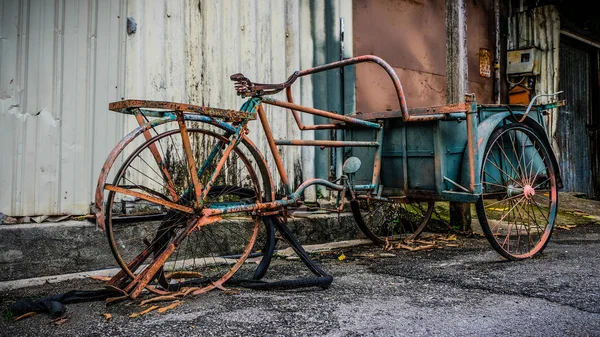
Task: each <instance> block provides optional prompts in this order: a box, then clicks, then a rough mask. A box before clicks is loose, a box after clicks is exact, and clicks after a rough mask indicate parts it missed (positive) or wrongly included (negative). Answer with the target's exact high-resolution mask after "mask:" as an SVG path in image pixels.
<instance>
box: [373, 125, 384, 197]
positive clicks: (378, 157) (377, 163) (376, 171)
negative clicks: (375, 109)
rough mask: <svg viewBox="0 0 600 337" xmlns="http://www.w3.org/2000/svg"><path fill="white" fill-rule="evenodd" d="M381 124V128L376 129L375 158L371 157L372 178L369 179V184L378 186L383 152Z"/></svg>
mask: <svg viewBox="0 0 600 337" xmlns="http://www.w3.org/2000/svg"><path fill="white" fill-rule="evenodd" d="M382 142H383V125H381V128H380V129H379V130H377V144H379V145H378V146H377V151H376V152H375V158H374V159H373V179H372V180H371V185H374V186H376V187H378V186H379V184H380V182H381V179H380V177H381V175H380V174H381V161H382V154H383V143H382Z"/></svg>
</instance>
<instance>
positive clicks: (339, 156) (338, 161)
mask: <svg viewBox="0 0 600 337" xmlns="http://www.w3.org/2000/svg"><path fill="white" fill-rule="evenodd" d="M343 60H344V18H342V17H340V61H343ZM344 86H345V81H344V67H341V68H340V96H341V99H340V114H341V115H345V114H346V109H345V107H346V104H345V102H344V96H345V92H344ZM335 132H336V138H337V140H338V141H343V140H344V130H343V129H338V130H335ZM343 153H344V148H343V147H338V148H335V177H336V179H339V178H340V177H341V176H342V165H343V163H342V162H343V161H344V156H343Z"/></svg>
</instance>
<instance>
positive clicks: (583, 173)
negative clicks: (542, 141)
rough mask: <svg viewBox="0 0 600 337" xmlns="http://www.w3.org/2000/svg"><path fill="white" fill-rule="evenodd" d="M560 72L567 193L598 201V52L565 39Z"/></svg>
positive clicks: (562, 165)
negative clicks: (582, 195)
mask: <svg viewBox="0 0 600 337" xmlns="http://www.w3.org/2000/svg"><path fill="white" fill-rule="evenodd" d="M559 69H560V70H559V73H560V77H559V85H558V86H559V90H561V91H563V92H564V93H563V97H564V98H565V99H566V101H567V104H566V106H564V107H563V108H562V109H561V111H560V114H559V117H558V124H557V131H556V140H557V143H558V148H559V152H560V157H559V161H560V168H561V174H562V178H563V183H564V189H563V191H567V192H582V193H585V194H586V195H587V197H588V198H594V199H598V198H599V197H600V195H599V194H598V193H599V191H600V187H599V179H600V175H599V165H598V162H599V158H598V124H597V123H598V118H594V116H595V115H596V116H597V111H596V113H594V110H597V109H598V107H597V104H596V102H597V100H598V49H597V48H596V47H594V46H592V45H589V44H585V43H582V42H580V41H577V40H574V39H571V38H569V37H566V36H564V35H563V36H561V41H560V68H559ZM594 122H595V123H596V124H594ZM594 125H596V126H595V127H594Z"/></svg>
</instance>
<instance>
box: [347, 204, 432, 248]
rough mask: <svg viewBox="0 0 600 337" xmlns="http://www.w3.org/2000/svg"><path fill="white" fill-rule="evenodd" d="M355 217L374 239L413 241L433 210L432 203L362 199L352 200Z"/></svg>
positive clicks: (382, 240)
mask: <svg viewBox="0 0 600 337" xmlns="http://www.w3.org/2000/svg"><path fill="white" fill-rule="evenodd" d="M351 208H352V212H353V214H354V218H355V220H356V222H357V224H358V226H359V227H360V229H361V230H362V232H363V233H364V234H365V235H366V236H367V237H368V238H370V239H371V240H372V241H373V242H375V243H378V244H382V243H385V242H386V241H398V240H413V239H415V238H416V237H417V236H419V235H420V234H421V232H422V231H423V229H424V228H425V226H426V225H427V222H428V221H429V219H430V218H431V214H432V212H433V202H413V203H398V202H394V201H392V200H377V199H359V200H353V201H352V202H351Z"/></svg>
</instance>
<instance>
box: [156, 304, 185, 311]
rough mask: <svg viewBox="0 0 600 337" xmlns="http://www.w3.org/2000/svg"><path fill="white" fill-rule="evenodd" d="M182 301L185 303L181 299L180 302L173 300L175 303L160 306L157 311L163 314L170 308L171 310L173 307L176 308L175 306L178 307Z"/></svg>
mask: <svg viewBox="0 0 600 337" xmlns="http://www.w3.org/2000/svg"><path fill="white" fill-rule="evenodd" d="M181 303H183V302H181V301H180V302H173V303H171V304H169V305H167V306H164V307H161V308H159V309H158V310H157V312H158V313H159V314H162V313H164V312H167V311H168V310H171V309H173V308H175V307H177V306H179V305H181Z"/></svg>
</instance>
